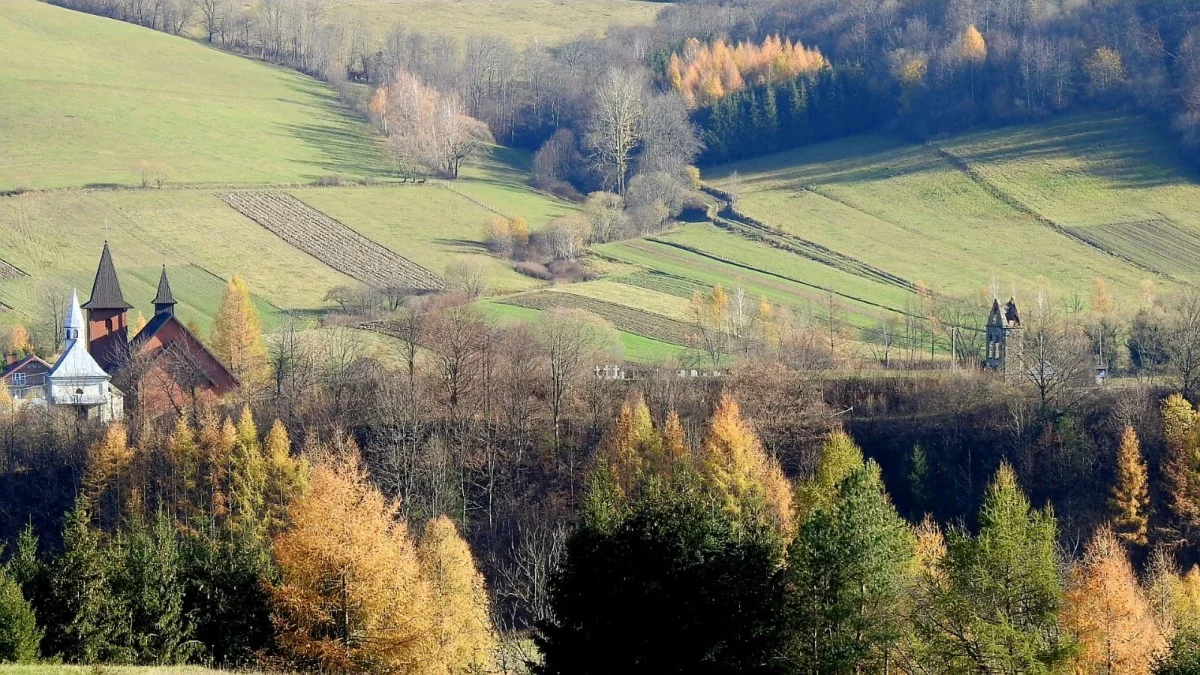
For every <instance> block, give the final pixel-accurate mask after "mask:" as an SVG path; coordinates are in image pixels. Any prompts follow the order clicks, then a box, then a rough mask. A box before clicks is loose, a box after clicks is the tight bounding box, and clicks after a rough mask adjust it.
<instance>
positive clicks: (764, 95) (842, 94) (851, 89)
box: [693, 67, 877, 166]
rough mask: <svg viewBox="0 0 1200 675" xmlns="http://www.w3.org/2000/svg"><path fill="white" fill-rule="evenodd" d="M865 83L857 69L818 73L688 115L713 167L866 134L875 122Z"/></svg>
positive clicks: (756, 89)
mask: <svg viewBox="0 0 1200 675" xmlns="http://www.w3.org/2000/svg"><path fill="white" fill-rule="evenodd" d="M876 105H877V104H876V103H875V102H874V99H873V98H872V95H871V92H870V90H869V88H868V86H867V78H866V77H865V76H864V74H863V73H862V71H860V70H858V69H856V68H850V67H840V68H823V69H821V70H820V71H818V72H817V73H816V74H813V75H801V76H800V77H797V78H794V79H792V80H789V81H786V82H779V83H770V84H765V85H760V86H757V87H750V88H746V89H742V90H739V91H737V92H734V93H732V94H728V95H726V96H724V97H722V98H720V99H719V100H718V101H717V102H716V103H714V104H713V105H711V106H709V107H706V108H701V109H699V110H697V111H695V112H694V113H693V120H694V121H695V123H696V124H697V125H698V126H699V127H700V129H701V135H702V138H703V139H704V143H705V149H704V151H703V152H702V153H701V154H700V157H699V158H698V160H697V163H698V164H699V165H700V166H712V165H716V164H722V163H725V162H732V161H737V160H741V159H748V158H751V157H757V156H760V155H764V154H768V153H772V152H779V151H781V150H787V149H790V148H795V147H799V146H801V145H805V144H808V143H813V142H816V141H823V140H827V139H831V138H838V137H841V136H846V135H849V134H853V133H858V132H862V131H865V130H866V129H868V128H870V126H871V125H872V124H873V123H874V122H875V121H877V120H876V110H875V108H876Z"/></svg>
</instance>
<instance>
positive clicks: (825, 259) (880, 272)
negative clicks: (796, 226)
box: [700, 185, 917, 291]
mask: <svg viewBox="0 0 1200 675" xmlns="http://www.w3.org/2000/svg"><path fill="white" fill-rule="evenodd" d="M700 189H701V190H702V191H703V192H704V193H706V194H708V195H710V196H712V197H714V198H715V199H716V200H717V203H718V205H719V207H720V208H718V209H717V213H716V215H715V216H712V217H711V219H712V221H713V224H714V225H716V226H717V227H720V228H721V229H723V230H726V231H728V232H732V233H734V234H737V235H739V236H741V237H743V238H746V239H750V240H751V241H757V242H761V243H765V244H767V245H768V246H771V247H772V248H777V249H779V250H781V251H787V252H789V253H793V254H795V255H798V256H800V257H802V258H805V259H807V260H811V261H813V262H815V263H818V264H821V265H826V266H828V267H832V268H834V269H836V270H840V271H842V272H845V273H847V274H853V275H854V276H858V277H862V278H864V279H871V280H873V281H878V282H880V283H884V284H888V285H890V286H896V287H897V288H901V289H904V290H906V291H915V290H916V289H917V287H916V285H915V284H914V283H913V282H911V281H909V280H908V279H905V278H904V277H901V276H899V275H897V274H892V273H891V272H888V271H886V270H884V269H881V268H879V267H875V266H874V265H871V264H869V263H866V262H863V261H862V260H859V259H858V258H855V257H853V256H850V255H846V254H845V253H841V252H839V251H835V250H833V249H831V248H829V247H828V246H823V245H821V244H818V243H817V242H815V241H812V240H810V239H806V238H804V237H801V236H800V235H798V234H795V233H794V232H788V231H786V230H784V229H782V228H776V227H773V226H771V225H769V224H768V223H766V222H763V221H761V220H758V219H757V218H754V217H752V216H749V215H747V214H745V213H742V212H741V211H738V210H737V208H736V207H734V205H733V201H732V200H731V199H730V197H731V195H729V194H728V193H726V192H724V191H722V190H719V189H717V188H714V187H712V186H708V185H705V186H703V187H701V188H700ZM747 230H749V231H750V232H752V233H753V234H754V235H755V236H750V234H748V233H747V232H746V231H747Z"/></svg>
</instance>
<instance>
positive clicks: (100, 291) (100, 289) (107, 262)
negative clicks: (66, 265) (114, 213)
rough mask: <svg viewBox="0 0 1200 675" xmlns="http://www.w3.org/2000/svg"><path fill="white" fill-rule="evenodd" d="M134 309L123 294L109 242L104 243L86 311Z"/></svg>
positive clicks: (85, 306)
mask: <svg viewBox="0 0 1200 675" xmlns="http://www.w3.org/2000/svg"><path fill="white" fill-rule="evenodd" d="M131 307H133V305H130V304H129V303H127V302H125V296H124V295H123V294H122V293H121V282H120V281H119V280H118V279H117V270H116V268H115V267H113V261H112V253H109V251H108V242H107V241H106V242H104V251H103V252H101V253H100V267H98V268H97V269H96V280H95V281H94V282H93V283H92V297H91V298H90V299H89V300H88V301H87V304H86V305H84V306H83V308H84V309H88V310H94V309H129V308H131Z"/></svg>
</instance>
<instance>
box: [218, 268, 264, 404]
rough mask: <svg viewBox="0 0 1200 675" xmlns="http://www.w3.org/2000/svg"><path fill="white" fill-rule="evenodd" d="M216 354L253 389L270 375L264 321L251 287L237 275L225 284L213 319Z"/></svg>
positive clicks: (248, 389)
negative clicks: (223, 292)
mask: <svg viewBox="0 0 1200 675" xmlns="http://www.w3.org/2000/svg"><path fill="white" fill-rule="evenodd" d="M213 353H214V354H216V356H217V358H219V359H220V360H221V362H222V363H224V364H226V365H227V366H229V370H230V372H232V373H233V375H234V376H235V377H236V378H238V381H239V382H241V383H242V387H243V388H244V389H246V390H247V391H253V390H254V389H255V388H256V387H258V386H260V385H261V384H262V383H263V380H264V379H265V377H266V374H267V348H266V346H265V344H264V343H263V335H262V322H261V321H260V320H259V318H258V309H257V308H255V306H254V302H253V300H251V298H250V288H249V287H248V286H247V285H246V282H245V281H244V280H243V279H242V278H241V277H240V276H238V275H236V274H235V275H233V277H232V278H230V280H229V284H228V285H227V286H226V287H225V296H224V297H223V298H222V299H221V307H220V308H219V309H218V310H217V317H216V319H215V321H214V322H213Z"/></svg>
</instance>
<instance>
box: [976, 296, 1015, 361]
mask: <svg viewBox="0 0 1200 675" xmlns="http://www.w3.org/2000/svg"><path fill="white" fill-rule="evenodd" d="M1020 328H1021V316H1020V314H1018V313H1017V302H1016V300H1014V299H1012V298H1009V300H1008V302H1007V303H1005V305H1004V309H1003V310H1001V309H1000V300H999V299H995V300H992V311H991V312H990V313H989V314H988V320H987V355H986V356H985V357H984V359H983V365H984V367H985V368H988V369H989V370H997V371H1000V372H1001V373H1007V372H1008V370H1009V368H1010V367H1011V366H1014V365H1016V364H1015V362H1014V363H1009V358H1010V355H1012V353H1013V352H1014V351H1015V349H1016V348H1017V345H1016V340H1015V339H1014V340H1013V343H1012V344H1011V345H1010V343H1009V338H1010V337H1012V338H1015V337H1016V336H1015V335H1013V332H1014V331H1017V330H1020Z"/></svg>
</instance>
